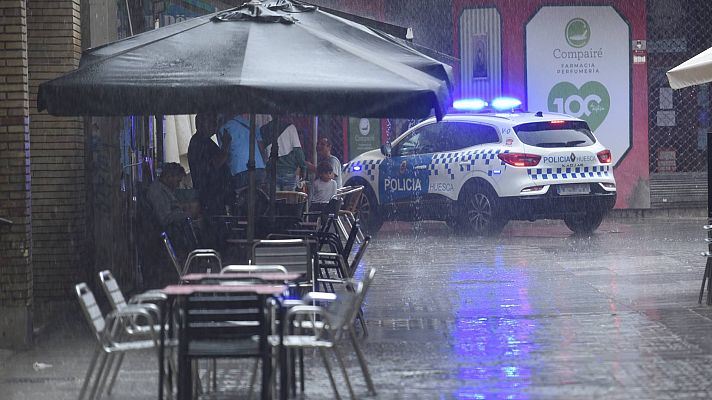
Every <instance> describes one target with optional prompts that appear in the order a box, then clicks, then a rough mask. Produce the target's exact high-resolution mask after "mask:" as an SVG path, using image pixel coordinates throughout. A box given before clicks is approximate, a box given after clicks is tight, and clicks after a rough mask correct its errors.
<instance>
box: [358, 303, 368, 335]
mask: <svg viewBox="0 0 712 400" xmlns="http://www.w3.org/2000/svg"><path fill="white" fill-rule="evenodd" d="M356 318H358V320H359V322H360V323H361V331H362V332H363V336H364V337H366V336H368V328H367V327H366V318H364V316H363V310H362V309H359V310H358V315H356Z"/></svg>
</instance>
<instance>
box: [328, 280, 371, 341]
mask: <svg viewBox="0 0 712 400" xmlns="http://www.w3.org/2000/svg"><path fill="white" fill-rule="evenodd" d="M353 289H354V290H353V291H344V292H340V293H339V294H338V295H336V300H334V301H333V302H331V304H329V307H328V308H327V312H328V313H329V317H330V318H329V326H328V328H329V330H331V331H332V332H333V334H334V336H338V335H340V332H341V331H342V330H343V329H344V327H345V326H346V325H347V324H350V323H351V322H352V321H353V319H354V318H355V313H357V312H358V311H354V307H356V304H357V303H358V300H359V296H360V294H361V292H362V291H363V283H362V282H357V283H356V284H355V285H354V286H353Z"/></svg>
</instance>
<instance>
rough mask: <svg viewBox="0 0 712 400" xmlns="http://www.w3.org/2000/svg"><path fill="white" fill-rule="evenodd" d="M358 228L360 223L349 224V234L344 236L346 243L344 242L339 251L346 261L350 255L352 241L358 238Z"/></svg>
mask: <svg viewBox="0 0 712 400" xmlns="http://www.w3.org/2000/svg"><path fill="white" fill-rule="evenodd" d="M360 230H361V225H360V224H359V223H358V222H356V223H354V224H353V225H351V230H349V236H347V237H346V243H344V249H343V250H342V251H341V255H342V256H343V257H344V260H346V261H347V262H348V260H349V256H350V255H351V250H353V248H354V243H356V239H357V238H358V233H359V231H360Z"/></svg>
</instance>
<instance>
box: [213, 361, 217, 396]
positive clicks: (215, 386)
mask: <svg viewBox="0 0 712 400" xmlns="http://www.w3.org/2000/svg"><path fill="white" fill-rule="evenodd" d="M212 367H213V392H217V391H218V360H217V358H213V364H212Z"/></svg>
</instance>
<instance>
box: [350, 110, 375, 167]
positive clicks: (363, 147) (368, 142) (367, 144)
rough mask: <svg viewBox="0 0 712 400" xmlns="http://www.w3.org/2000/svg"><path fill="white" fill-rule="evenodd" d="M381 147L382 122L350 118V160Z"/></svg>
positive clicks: (371, 119)
mask: <svg viewBox="0 0 712 400" xmlns="http://www.w3.org/2000/svg"><path fill="white" fill-rule="evenodd" d="M379 147H381V120H380V119H377V118H349V160H350V159H353V158H354V157H356V156H358V155H359V154H361V153H364V152H367V151H369V150H373V149H377V148H379Z"/></svg>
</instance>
